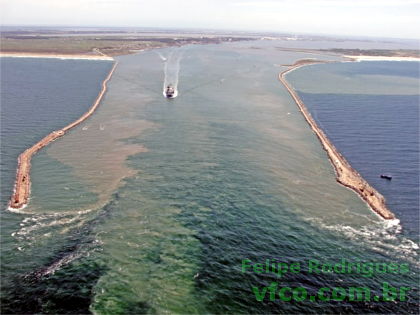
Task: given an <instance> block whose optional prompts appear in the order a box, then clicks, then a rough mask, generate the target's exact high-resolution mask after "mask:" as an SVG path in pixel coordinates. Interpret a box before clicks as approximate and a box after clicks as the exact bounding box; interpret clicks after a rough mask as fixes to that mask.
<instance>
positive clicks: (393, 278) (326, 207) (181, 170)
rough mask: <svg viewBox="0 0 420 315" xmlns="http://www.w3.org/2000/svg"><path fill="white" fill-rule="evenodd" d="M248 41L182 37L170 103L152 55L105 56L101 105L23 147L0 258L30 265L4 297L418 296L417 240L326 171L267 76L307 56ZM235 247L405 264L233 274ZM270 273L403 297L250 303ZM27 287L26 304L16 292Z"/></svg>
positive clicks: (236, 301) (342, 306)
mask: <svg viewBox="0 0 420 315" xmlns="http://www.w3.org/2000/svg"><path fill="white" fill-rule="evenodd" d="M250 46H253V47H254V48H251V47H250V48H247V47H246V45H244V44H241V45H238V46H235V45H219V46H188V47H183V48H181V49H182V50H183V52H182V56H183V57H182V59H181V61H180V73H179V84H178V89H179V96H178V97H177V98H175V99H172V100H167V99H165V98H163V97H162V82H163V81H164V78H163V63H162V60H161V59H160V58H159V56H158V54H156V53H155V52H153V51H150V52H144V53H141V54H138V55H131V56H123V57H119V58H118V60H119V65H118V68H117V70H116V72H115V74H114V77H113V78H112V80H111V81H110V84H109V90H108V92H107V94H106V97H105V99H104V101H103V103H102V104H101V107H100V108H99V110H98V112H97V113H95V115H94V116H93V117H92V118H91V119H89V120H88V121H86V122H85V123H84V124H82V125H81V126H80V127H78V128H76V129H75V130H74V131H72V132H71V133H70V134H69V135H67V136H66V137H64V138H62V139H60V140H59V141H57V142H54V143H53V144H52V145H51V146H50V147H49V148H48V149H47V150H46V151H45V152H46V153H45V154H46V155H47V156H45V155H43V154H40V155H39V156H38V157H37V158H36V159H35V160H34V163H33V174H34V175H33V176H34V179H33V185H34V187H33V203H31V204H30V206H29V207H28V208H26V209H25V212H26V214H21V219H22V224H23V225H22V226H21V227H20V228H18V231H17V232H16V234H15V237H17V238H18V239H19V242H21V249H22V248H23V250H16V251H15V254H14V255H13V256H11V257H10V258H9V259H10V261H11V262H10V265H13V264H15V263H16V262H17V261H23V260H26V261H28V262H29V264H28V265H25V266H21V265H17V266H16V265H14V268H16V269H15V270H14V271H13V272H10V273H11V274H12V276H11V277H10V279H11V280H10V285H9V291H8V292H9V293H8V295H7V299H6V301H7V303H8V304H7V305H8V306H10V305H11V306H14V307H15V310H16V309H21V310H23V311H27V312H28V311H29V312H44V313H47V312H50V313H54V312H62V313H63V312H74V313H77V312H78V313H83V312H89V311H90V312H93V313H97V314H140V313H158V314H161V313H267V312H283V313H311V312H321V311H322V312H329V313H338V312H375V311H376V312H397V311H413V310H415V309H416V303H417V302H416V301H415V298H414V296H415V292H416V291H415V290H416V288H417V279H418V277H417V275H418V274H417V254H418V253H417V251H418V246H417V245H416V244H415V243H413V242H412V241H411V240H410V239H408V238H407V237H405V236H404V235H403V234H401V233H400V232H401V231H400V230H401V226H400V225H399V224H398V222H396V221H392V222H385V221H382V220H381V219H380V218H378V217H377V216H376V215H375V214H373V213H372V211H371V210H370V209H369V208H368V207H367V206H366V204H364V203H363V202H362V201H361V200H360V199H359V198H358V197H357V195H355V194H354V193H353V192H352V191H350V190H348V189H346V188H344V187H342V186H340V185H338V184H337V183H336V181H335V177H334V172H333V169H332V167H331V165H330V164H329V162H328V159H327V157H326V154H325V152H324V151H323V150H322V148H321V146H320V144H319V142H318V140H317V139H316V137H315V136H314V135H313V134H312V132H311V131H310V129H309V128H308V126H307V124H306V122H305V121H304V119H303V118H302V116H301V114H300V113H299V111H298V109H297V107H296V105H295V104H294V103H293V101H292V100H291V98H290V96H289V94H288V93H287V91H285V89H284V88H283V87H282V86H281V84H280V83H279V82H278V80H277V75H278V73H279V71H281V70H282V69H283V68H282V67H281V66H280V65H281V64H288V63H292V62H293V61H295V60H297V59H300V58H302V57H307V56H305V55H304V54H298V53H289V52H281V51H278V50H276V49H275V48H274V47H271V48H269V47H266V45H264V50H262V49H255V47H258V42H256V43H252V44H250ZM172 49H175V48H172ZM160 52H161V53H162V54H163V55H165V54H169V53H170V49H169V50H161V51H160ZM324 58H326V57H324ZM46 161H49V162H48V163H46ZM47 173H48V174H49V176H48V178H47V179H45V178H44V179H41V178H38V177H39V176H42V175H41V174H47ZM38 174H39V175H38ZM63 176H65V178H66V180H65V181H60V180H58V178H59V177H60V178H62V177H63ZM51 185H52V186H53V187H52V186H51ZM61 187H62V189H61ZM65 187H67V188H68V189H66V188H65ZM72 199H73V200H72ZM57 200H62V202H63V204H60V203H57ZM64 200H65V201H64ZM19 232H20V234H19ZM18 236H19V237H18ZM34 253H36V255H35V254H34ZM246 258H248V259H251V260H252V261H254V262H264V261H265V259H277V260H280V261H284V262H301V263H302V264H304V263H305V262H306V261H308V260H309V259H319V260H321V261H325V262H332V263H335V262H339V261H340V260H341V259H342V258H345V259H347V260H349V261H353V262H356V261H360V260H362V261H378V262H388V263H389V262H398V263H408V264H410V272H409V273H408V274H405V275H403V276H401V275H394V274H375V275H374V276H373V277H363V276H361V275H356V274H351V275H345V276H344V275H338V274H308V273H304V272H303V273H298V274H290V273H289V274H287V275H286V276H285V277H283V278H281V279H280V280H279V279H278V278H276V276H273V275H272V274H260V275H259V274H255V273H243V272H241V261H242V260H243V259H246ZM34 270H35V271H36V272H35V273H34V272H33V271H34ZM25 274H26V275H28V274H29V275H30V277H26V278H22V277H21V276H22V275H25ZM28 279H29V280H28ZM272 281H280V282H281V285H282V286H283V285H284V286H291V287H297V286H303V287H305V288H306V289H307V290H308V292H310V293H313V292H316V290H317V289H319V288H320V287H322V286H329V287H332V286H343V287H348V286H351V285H358V286H362V285H365V286H369V287H371V288H372V290H374V291H375V292H377V291H379V289H380V286H381V284H382V282H383V281H388V282H390V283H391V284H393V285H395V286H403V285H406V286H409V287H412V288H413V292H414V295H413V296H411V297H410V299H409V301H408V302H400V303H374V302H366V303H356V304H354V303H353V304H352V303H349V302H341V303H337V302H336V303H333V302H322V303H313V302H309V301H305V302H299V303H297V302H294V303H293V302H288V303H286V302H281V301H276V302H270V301H265V302H258V301H256V299H255V295H254V293H253V292H252V289H251V287H252V286H261V287H262V286H266V285H269V284H270V282H272ZM17 282H19V286H15V288H14V289H10V287H11V286H12V285H13V283H17ZM29 296H31V303H29V304H31V305H29V304H28V305H26V304H23V305H22V304H19V302H20V301H22V300H24V299H25V298H28V297H29ZM75 305H77V307H75Z"/></svg>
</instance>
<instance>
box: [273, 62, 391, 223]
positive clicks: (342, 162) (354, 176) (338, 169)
mask: <svg viewBox="0 0 420 315" xmlns="http://www.w3.org/2000/svg"><path fill="white" fill-rule="evenodd" d="M314 63H319V61H310V60H301V61H298V62H296V63H295V64H294V65H291V66H289V68H288V69H286V70H284V71H283V72H281V73H280V74H279V77H278V78H279V80H280V82H281V83H282V84H283V85H284V86H285V88H286V89H287V91H288V92H289V93H290V95H291V96H292V98H293V100H294V101H295V102H296V104H297V105H298V107H299V110H300V111H301V113H302V114H303V116H304V118H305V120H306V121H307V123H308V124H309V126H310V127H311V129H312V131H313V132H314V133H315V135H316V136H317V137H318V139H319V141H320V142H321V144H322V146H323V148H324V150H325V151H326V152H327V154H328V157H329V159H330V162H331V164H332V165H333V167H334V171H335V174H336V180H337V182H339V183H340V184H342V185H343V186H345V187H347V188H350V189H352V190H353V191H355V192H356V193H357V194H358V195H359V196H360V197H361V198H362V199H363V200H364V201H365V202H366V203H367V204H368V205H369V207H370V208H371V209H372V210H373V211H374V212H375V213H377V214H378V215H380V216H381V217H382V218H384V219H386V220H391V219H395V216H394V214H393V213H392V212H391V211H390V210H389V209H388V208H387V206H386V204H385V198H384V197H383V196H382V195H381V194H380V193H379V192H378V191H377V190H376V189H375V188H373V187H372V186H371V185H370V184H369V183H368V182H367V181H366V180H364V179H363V178H362V176H361V175H360V174H359V173H358V172H357V171H356V170H355V169H353V168H352V167H351V165H350V164H349V162H348V161H347V160H346V159H345V158H344V156H342V155H341V153H340V152H339V151H338V150H337V148H336V147H335V146H334V145H333V144H332V142H331V141H330V140H329V139H328V137H327V136H326V135H325V133H324V132H323V131H322V129H321V128H319V127H318V125H317V124H316V122H315V120H314V119H313V118H312V116H311V114H310V113H309V111H308V109H307V108H306V106H305V104H304V103H303V101H302V100H301V99H300V97H299V96H298V94H297V93H296V91H295V90H294V89H293V88H292V87H291V85H290V84H289V83H288V82H287V80H286V78H285V76H286V74H288V73H289V72H290V71H293V70H295V69H297V68H299V67H302V66H304V65H309V64H314Z"/></svg>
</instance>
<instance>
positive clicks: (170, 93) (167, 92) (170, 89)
mask: <svg viewBox="0 0 420 315" xmlns="http://www.w3.org/2000/svg"><path fill="white" fill-rule="evenodd" d="M165 96H166V97H167V98H173V97H174V96H175V89H174V87H173V86H172V84H169V85H168V86H167V87H166V89H165Z"/></svg>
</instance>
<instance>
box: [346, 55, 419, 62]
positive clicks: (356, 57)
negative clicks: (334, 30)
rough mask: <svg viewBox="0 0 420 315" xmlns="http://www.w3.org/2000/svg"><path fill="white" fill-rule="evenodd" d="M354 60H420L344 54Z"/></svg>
mask: <svg viewBox="0 0 420 315" xmlns="http://www.w3.org/2000/svg"><path fill="white" fill-rule="evenodd" d="M343 57H345V58H350V59H352V60H353V61H420V58H417V57H389V56H350V55H344V56H343Z"/></svg>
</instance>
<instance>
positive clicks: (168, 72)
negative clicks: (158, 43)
mask: <svg viewBox="0 0 420 315" xmlns="http://www.w3.org/2000/svg"><path fill="white" fill-rule="evenodd" d="M158 54H159V57H160V58H161V59H162V61H163V62H164V63H165V64H164V67H163V73H164V76H165V77H164V80H163V96H165V97H168V94H167V90H168V87H171V88H173V94H171V96H169V98H175V97H177V96H178V81H179V70H180V63H181V60H182V56H183V50H182V48H175V49H173V50H172V51H171V52H170V53H169V54H168V56H167V57H165V56H163V55H162V54H161V53H158Z"/></svg>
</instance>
